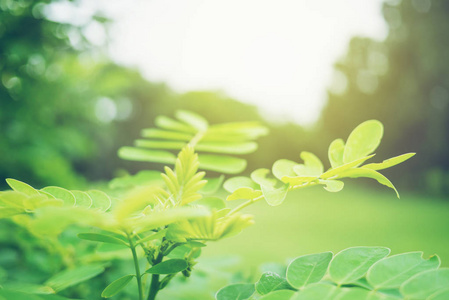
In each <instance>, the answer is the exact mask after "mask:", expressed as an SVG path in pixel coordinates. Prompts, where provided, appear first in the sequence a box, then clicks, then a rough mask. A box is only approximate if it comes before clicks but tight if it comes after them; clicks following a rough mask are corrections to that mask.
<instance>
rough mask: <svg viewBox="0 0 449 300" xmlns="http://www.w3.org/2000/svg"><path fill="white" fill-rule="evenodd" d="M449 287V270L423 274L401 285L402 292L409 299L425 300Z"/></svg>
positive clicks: (430, 271)
mask: <svg viewBox="0 0 449 300" xmlns="http://www.w3.org/2000/svg"><path fill="white" fill-rule="evenodd" d="M448 287H449V269H447V268H444V269H438V270H429V271H425V272H421V273H419V274H417V275H415V276H413V277H412V278H410V279H409V280H407V281H406V282H404V283H403V284H402V285H401V288H400V291H401V293H402V295H404V297H405V298H407V299H424V298H426V297H429V296H431V295H432V294H435V293H437V292H440V291H445V290H447V288H448Z"/></svg>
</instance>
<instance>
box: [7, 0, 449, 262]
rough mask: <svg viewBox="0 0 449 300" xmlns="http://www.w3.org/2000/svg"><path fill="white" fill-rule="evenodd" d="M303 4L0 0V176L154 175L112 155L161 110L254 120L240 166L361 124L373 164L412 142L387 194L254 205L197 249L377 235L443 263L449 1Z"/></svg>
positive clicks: (291, 155)
mask: <svg viewBox="0 0 449 300" xmlns="http://www.w3.org/2000/svg"><path fill="white" fill-rule="evenodd" d="M92 2H95V4H93V3H92ZM306 2H307V1H241V0H240V1H221V2H220V1H199V0H198V1H162V0H153V1H150V0H147V1H137V0H133V1H118V0H117V1H62V0H61V1H59V0H42V1H40V0H36V1H33V0H0V129H1V138H0V187H1V188H2V189H6V188H7V186H6V183H5V181H4V179H5V178H9V177H12V178H16V179H19V180H22V181H25V182H27V183H29V184H31V185H33V186H35V187H43V186H47V185H59V186H62V187H65V188H68V189H70V188H77V189H82V188H84V187H86V186H88V185H90V184H92V183H94V184H100V185H101V183H102V182H106V181H108V180H110V179H112V178H114V177H115V176H119V175H120V174H124V173H126V172H129V173H131V174H134V173H136V172H137V171H139V170H145V169H161V166H160V165H153V164H149V163H148V164H147V163H134V162H127V161H123V160H120V159H119V158H118V157H117V150H118V148H119V147H121V146H124V145H131V144H132V141H133V140H134V139H136V138H138V137H139V133H140V130H141V129H142V128H148V127H151V126H152V122H153V120H154V118H155V116H157V115H160V114H166V115H172V114H173V112H174V111H175V110H176V109H188V110H192V111H194V112H197V113H199V114H201V115H203V116H205V117H206V118H207V119H208V120H209V121H210V122H211V123H220V122H226V121H239V120H256V121H260V122H262V123H264V124H266V125H267V126H268V127H269V128H270V135H268V136H267V137H264V138H263V139H261V140H260V147H259V150H258V152H257V153H255V154H253V155H250V156H249V157H248V161H249V165H248V168H247V170H248V171H250V170H253V169H256V168H259V167H267V166H271V165H272V163H273V162H274V161H275V160H277V159H279V158H287V159H292V160H298V159H299V153H300V151H302V150H307V151H311V152H314V153H316V154H317V155H318V156H319V157H320V158H322V160H324V161H325V160H326V157H327V154H326V153H327V147H328V145H329V143H330V142H331V141H332V140H333V139H335V138H337V137H341V138H344V139H345V138H346V137H347V135H348V134H349V132H350V131H351V130H352V129H353V128H354V127H355V126H356V125H357V124H359V123H361V122H362V121H365V120H368V119H378V120H380V121H381V122H383V124H384V125H385V136H384V138H383V141H382V144H381V146H380V148H379V149H378V151H377V156H376V158H377V159H378V160H382V159H385V158H389V157H392V156H396V155H399V154H402V153H406V152H416V153H417V155H416V156H415V157H414V158H412V159H411V160H410V161H407V162H406V163H404V164H402V165H400V166H397V167H395V168H392V169H391V170H387V171H385V173H384V174H385V175H386V176H387V177H389V178H390V179H391V180H392V182H393V183H394V184H395V185H396V186H397V188H398V189H399V191H400V193H401V196H402V197H401V199H396V198H395V195H394V193H393V192H391V191H388V190H386V188H384V187H382V186H379V185H371V182H370V181H369V180H367V181H365V180H358V182H356V183H355V184H348V185H347V187H345V190H344V191H343V192H341V193H338V194H329V193H327V194H326V193H325V192H323V191H320V190H316V191H315V190H310V191H305V192H301V193H296V194H294V195H292V196H290V197H289V199H288V200H287V201H286V204H285V205H282V206H280V207H276V208H271V207H268V206H267V205H265V204H263V203H260V204H258V205H257V206H256V207H254V209H253V210H252V211H251V212H254V214H255V215H256V222H257V223H256V225H254V226H253V227H251V228H249V229H248V230H246V231H245V232H243V233H242V234H241V235H239V236H237V237H235V238H231V239H228V240H227V241H223V242H220V243H217V244H213V243H212V244H211V246H210V247H208V248H207V249H206V250H205V254H206V256H216V255H234V254H237V255H240V256H241V257H242V263H243V265H242V268H245V267H246V266H248V267H249V266H255V265H258V264H260V263H261V262H266V261H275V262H283V261H285V260H286V259H288V258H291V257H295V256H298V255H300V254H305V253H311V252H318V251H326V250H332V251H339V250H341V249H343V248H345V247H350V246H356V245H382V246H387V247H390V248H391V249H392V250H393V253H398V252H404V251H417V250H422V251H424V252H425V254H426V255H431V254H433V253H437V254H439V255H440V256H441V257H442V259H443V264H444V265H446V266H449V202H448V195H449V51H448V47H449V35H448V33H449V2H448V1H445V0H402V1H400V0H398V1H384V2H383V1H330V0H329V1H308V2H316V3H315V4H310V3H309V4H307V3H306ZM362 2H363V3H362ZM367 2H369V4H368V3H367ZM5 239H6V237H5V236H3V237H0V240H3V241H4V240H5ZM1 251H2V250H1V249H0V252H1ZM0 256H1V255H0Z"/></svg>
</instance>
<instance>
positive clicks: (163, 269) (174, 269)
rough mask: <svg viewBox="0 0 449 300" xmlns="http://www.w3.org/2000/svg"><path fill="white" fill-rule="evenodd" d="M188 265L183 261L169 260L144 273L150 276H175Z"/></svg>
mask: <svg viewBox="0 0 449 300" xmlns="http://www.w3.org/2000/svg"><path fill="white" fill-rule="evenodd" d="M187 266H188V264H187V262H186V261H185V260H184V259H176V258H174V259H169V260H166V261H163V262H161V263H159V264H157V265H154V266H152V267H151V268H149V269H148V270H146V271H145V273H150V274H175V273H178V272H181V271H184V270H185V269H186V268H187Z"/></svg>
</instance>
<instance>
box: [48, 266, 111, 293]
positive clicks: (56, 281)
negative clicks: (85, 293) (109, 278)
mask: <svg viewBox="0 0 449 300" xmlns="http://www.w3.org/2000/svg"><path fill="white" fill-rule="evenodd" d="M103 271H104V267H103V266H101V265H88V266H81V267H76V268H73V269H67V270H64V271H62V272H60V273H57V274H56V275H54V276H52V277H51V278H50V279H48V280H47V281H46V282H45V285H47V286H49V287H51V288H53V289H54V290H55V291H56V292H60V291H62V290H64V289H66V288H68V287H71V286H74V285H76V284H78V283H81V282H83V281H86V280H88V279H91V278H93V277H95V276H97V275H99V274H101V273H103Z"/></svg>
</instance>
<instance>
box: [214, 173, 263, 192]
mask: <svg viewBox="0 0 449 300" xmlns="http://www.w3.org/2000/svg"><path fill="white" fill-rule="evenodd" d="M223 187H224V189H225V190H227V191H228V192H230V193H233V192H235V191H236V190H238V189H239V188H243V187H248V188H251V189H254V190H258V189H259V188H260V187H259V185H258V184H257V183H255V182H254V181H253V180H252V179H251V178H249V177H246V176H237V177H232V178H229V179H228V180H226V181H225V183H224V184H223Z"/></svg>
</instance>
